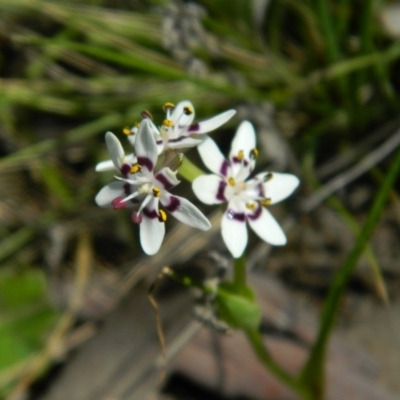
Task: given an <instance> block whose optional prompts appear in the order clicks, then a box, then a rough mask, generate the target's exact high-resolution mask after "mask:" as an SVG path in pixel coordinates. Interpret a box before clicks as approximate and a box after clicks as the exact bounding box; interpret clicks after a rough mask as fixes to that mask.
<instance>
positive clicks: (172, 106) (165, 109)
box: [163, 103, 175, 112]
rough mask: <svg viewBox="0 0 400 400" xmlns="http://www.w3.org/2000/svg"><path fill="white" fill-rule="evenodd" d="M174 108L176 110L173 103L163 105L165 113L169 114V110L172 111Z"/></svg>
mask: <svg viewBox="0 0 400 400" xmlns="http://www.w3.org/2000/svg"><path fill="white" fill-rule="evenodd" d="M172 108H175V104H172V103H165V104H164V105H163V110H164V112H167V110H168V109H172Z"/></svg>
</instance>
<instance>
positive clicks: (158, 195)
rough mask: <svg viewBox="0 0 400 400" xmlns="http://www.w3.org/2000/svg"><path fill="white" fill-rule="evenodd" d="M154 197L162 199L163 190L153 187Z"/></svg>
mask: <svg viewBox="0 0 400 400" xmlns="http://www.w3.org/2000/svg"><path fill="white" fill-rule="evenodd" d="M153 196H154V197H161V189H160V188H158V187H157V186H155V187H153Z"/></svg>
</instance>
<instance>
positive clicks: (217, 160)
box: [197, 137, 229, 176]
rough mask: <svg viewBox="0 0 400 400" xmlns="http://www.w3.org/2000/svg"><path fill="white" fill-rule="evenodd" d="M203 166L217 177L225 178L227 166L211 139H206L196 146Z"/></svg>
mask: <svg viewBox="0 0 400 400" xmlns="http://www.w3.org/2000/svg"><path fill="white" fill-rule="evenodd" d="M197 149H198V151H199V154H200V157H201V159H202V160H203V163H204V164H205V166H206V167H207V168H208V169H209V170H210V171H211V172H214V173H215V174H217V175H220V176H226V175H227V173H228V172H227V171H228V169H229V164H228V162H227V161H226V159H225V157H224V156H223V154H222V153H221V151H220V149H219V148H218V146H217V144H216V143H215V142H214V140H213V139H211V138H210V137H207V138H206V139H205V140H204V141H203V142H202V143H200V144H199V145H198V146H197Z"/></svg>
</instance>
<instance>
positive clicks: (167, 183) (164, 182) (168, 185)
mask: <svg viewBox="0 0 400 400" xmlns="http://www.w3.org/2000/svg"><path fill="white" fill-rule="evenodd" d="M155 178H156V179H157V180H158V182H160V183H161V184H162V185H163V186H164V189H165V190H169V189H171V188H173V187H174V186H175V185H173V184H172V183H171V182H170V181H169V180H168V178H167V177H166V176H165V175H164V174H163V173H161V172H159V173H158V174H157V175H156V176H155Z"/></svg>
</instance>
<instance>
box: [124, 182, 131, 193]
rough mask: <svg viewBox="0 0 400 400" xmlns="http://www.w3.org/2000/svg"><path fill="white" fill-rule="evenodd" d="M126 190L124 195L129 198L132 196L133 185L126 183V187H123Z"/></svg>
mask: <svg viewBox="0 0 400 400" xmlns="http://www.w3.org/2000/svg"><path fill="white" fill-rule="evenodd" d="M123 188H124V193H125V194H126V195H127V196H128V195H129V194H131V193H132V192H131V185H130V184H129V183H125V185H124V186H123Z"/></svg>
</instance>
